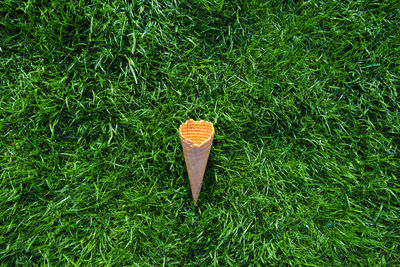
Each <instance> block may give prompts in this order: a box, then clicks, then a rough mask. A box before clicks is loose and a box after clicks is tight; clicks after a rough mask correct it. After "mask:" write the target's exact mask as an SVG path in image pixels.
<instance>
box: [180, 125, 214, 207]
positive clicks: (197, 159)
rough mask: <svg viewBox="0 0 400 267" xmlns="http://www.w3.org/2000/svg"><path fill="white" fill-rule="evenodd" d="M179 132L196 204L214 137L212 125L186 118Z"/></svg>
mask: <svg viewBox="0 0 400 267" xmlns="http://www.w3.org/2000/svg"><path fill="white" fill-rule="evenodd" d="M179 134H180V138H181V143H182V149H183V154H184V156H185V162H186V168H187V171H188V175H189V180H190V187H191V190H192V197H193V201H194V204H195V205H197V201H198V198H199V194H200V191H201V186H202V183H203V177H204V172H205V170H206V166H207V161H208V156H209V154H210V150H211V146H212V141H213V138H214V126H213V124H212V123H211V122H207V121H203V120H202V121H194V120H188V121H186V122H185V123H183V124H182V125H181V126H180V128H179Z"/></svg>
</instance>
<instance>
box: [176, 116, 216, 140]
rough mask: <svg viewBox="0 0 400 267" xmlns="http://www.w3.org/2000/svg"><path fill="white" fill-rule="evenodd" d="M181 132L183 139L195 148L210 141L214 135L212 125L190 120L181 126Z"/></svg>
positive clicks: (206, 122)
mask: <svg viewBox="0 0 400 267" xmlns="http://www.w3.org/2000/svg"><path fill="white" fill-rule="evenodd" d="M179 130H180V134H181V137H182V138H183V139H184V140H185V141H187V142H189V143H191V144H193V145H194V146H200V145H201V144H203V143H204V142H206V141H207V140H209V139H210V138H211V137H212V136H213V134H214V127H213V125H212V123H211V122H208V121H203V120H202V121H194V120H188V121H186V122H185V123H183V124H182V125H181V126H180V129H179Z"/></svg>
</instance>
